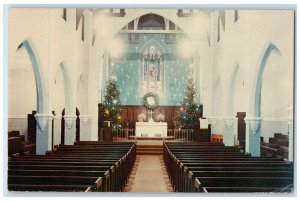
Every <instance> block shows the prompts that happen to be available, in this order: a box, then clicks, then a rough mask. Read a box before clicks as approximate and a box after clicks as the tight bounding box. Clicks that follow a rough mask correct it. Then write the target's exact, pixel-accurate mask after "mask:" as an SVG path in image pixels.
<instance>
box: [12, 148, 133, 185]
mask: <svg viewBox="0 0 300 201" xmlns="http://www.w3.org/2000/svg"><path fill="white" fill-rule="evenodd" d="M117 144H119V143H117ZM125 144H126V146H127V148H126V147H125V146H121V147H118V146H112V144H111V145H108V147H107V149H106V151H105V148H104V147H101V148H100V147H96V148H95V147H94V148H93V149H91V148H90V147H89V146H84V147H83V146H79V147H76V146H71V147H72V148H71V147H70V146H67V147H66V146H65V145H64V146H62V147H63V148H62V147H57V148H56V149H57V150H56V151H54V152H52V153H51V154H48V155H46V156H32V155H31V156H25V157H19V158H12V159H9V162H8V164H9V168H10V169H9V177H10V180H9V181H14V180H12V178H13V177H15V176H20V174H22V173H21V172H24V174H25V175H22V176H26V175H27V176H28V177H30V176H32V177H34V178H35V177H37V176H41V175H44V174H45V176H48V177H50V178H51V176H54V175H55V176H57V175H59V176H70V177H71V176H72V177H76V178H78V175H79V176H88V177H94V176H96V177H97V176H99V174H102V176H103V178H105V179H106V178H109V179H110V180H104V179H103V184H104V186H103V189H104V190H105V191H120V190H122V189H123V188H124V187H125V182H126V181H127V179H128V177H129V174H130V171H131V168H132V166H133V164H134V161H135V151H136V146H135V144H134V143H125ZM121 145H122V144H121ZM93 146H94V145H93ZM97 146H98V145H97ZM101 146H102V145H101ZM104 146H106V145H104ZM62 149H64V151H66V152H67V154H66V153H64V151H61V150H62ZM121 164H122V165H123V166H121ZM107 170H108V171H107ZM108 172H110V173H114V174H108ZM109 175H110V176H109ZM27 179H28V178H27ZM35 179H36V178H35ZM25 180H26V179H25ZM35 181H37V180H35ZM109 181H110V182H109ZM14 182H15V181H14ZM109 183H110V185H109ZM69 184H70V183H69ZM9 185H10V186H12V188H14V189H20V188H21V187H22V186H26V185H28V186H27V187H25V188H27V189H30V188H31V187H30V184H14V183H9ZM16 185H19V186H16ZM38 185H39V186H41V187H40V189H45V188H46V186H47V185H48V187H51V186H53V188H55V189H58V190H59V189H63V187H62V186H63V185H61V186H59V185H56V184H51V183H50V184H49V183H48V184H41V185H40V184H38ZM71 185H75V187H76V185H77V184H76V183H75V184H74V183H71ZM77 186H78V185H77ZM75 187H74V188H75ZM76 188H77V187H76ZM80 189H81V190H82V189H83V188H82V187H80ZM49 191H51V190H49ZM71 191H73V190H72V189H71ZM85 191H88V189H86V190H85Z"/></svg>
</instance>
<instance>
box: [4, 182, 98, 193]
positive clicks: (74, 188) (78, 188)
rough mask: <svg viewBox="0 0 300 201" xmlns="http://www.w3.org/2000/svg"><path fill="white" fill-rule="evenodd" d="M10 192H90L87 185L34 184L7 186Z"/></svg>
mask: <svg viewBox="0 0 300 201" xmlns="http://www.w3.org/2000/svg"><path fill="white" fill-rule="evenodd" d="M8 189H9V190H10V191H43V192H49V191H56V192H92V188H91V186H89V185H49V184H47V185H36V184H8Z"/></svg>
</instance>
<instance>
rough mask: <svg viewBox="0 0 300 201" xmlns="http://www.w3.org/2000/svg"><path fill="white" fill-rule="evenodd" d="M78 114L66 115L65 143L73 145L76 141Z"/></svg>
mask: <svg viewBox="0 0 300 201" xmlns="http://www.w3.org/2000/svg"><path fill="white" fill-rule="evenodd" d="M76 118H77V117H76V115H65V116H64V119H65V145H73V144H74V142H75V141H76V123H75V120H76Z"/></svg>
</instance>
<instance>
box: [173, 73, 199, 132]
mask: <svg viewBox="0 0 300 201" xmlns="http://www.w3.org/2000/svg"><path fill="white" fill-rule="evenodd" d="M195 95H196V92H195V88H194V83H193V80H192V79H189V80H188V83H187V85H186V89H185V91H184V97H183V100H182V101H181V108H180V110H179V111H178V116H177V119H176V126H177V127H178V128H181V129H189V128H193V127H194V125H198V124H199V118H200V117H201V116H202V109H203V106H202V105H201V104H197V103H195Z"/></svg>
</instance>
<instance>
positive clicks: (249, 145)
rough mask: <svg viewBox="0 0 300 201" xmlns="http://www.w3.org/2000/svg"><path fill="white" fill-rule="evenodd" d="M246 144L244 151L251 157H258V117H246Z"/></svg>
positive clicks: (259, 122)
mask: <svg viewBox="0 0 300 201" xmlns="http://www.w3.org/2000/svg"><path fill="white" fill-rule="evenodd" d="M245 123H246V142H245V144H246V145H245V146H246V147H245V148H246V149H245V150H246V152H248V153H250V154H251V155H252V156H260V128H261V118H260V117H246V118H245Z"/></svg>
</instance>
